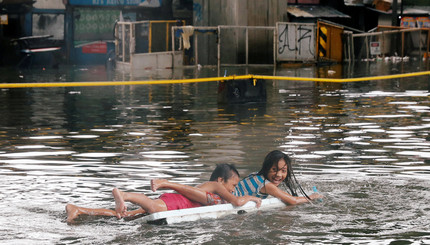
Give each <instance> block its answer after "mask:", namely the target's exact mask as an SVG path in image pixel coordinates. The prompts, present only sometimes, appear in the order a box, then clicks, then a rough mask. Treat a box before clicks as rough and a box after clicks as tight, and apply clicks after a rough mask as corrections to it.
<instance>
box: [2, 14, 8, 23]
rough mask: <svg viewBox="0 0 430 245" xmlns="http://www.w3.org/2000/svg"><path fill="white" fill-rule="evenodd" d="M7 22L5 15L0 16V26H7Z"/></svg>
mask: <svg viewBox="0 0 430 245" xmlns="http://www.w3.org/2000/svg"><path fill="white" fill-rule="evenodd" d="M8 22H9V21H8V17H7V14H2V15H0V25H7V24H9V23H8Z"/></svg>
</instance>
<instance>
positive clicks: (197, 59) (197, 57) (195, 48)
mask: <svg viewBox="0 0 430 245" xmlns="http://www.w3.org/2000/svg"><path fill="white" fill-rule="evenodd" d="M197 44H198V42H197V33H196V32H194V60H195V63H196V66H198V65H199V49H198V47H197Z"/></svg>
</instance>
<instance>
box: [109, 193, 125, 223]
mask: <svg viewBox="0 0 430 245" xmlns="http://www.w3.org/2000/svg"><path fill="white" fill-rule="evenodd" d="M112 194H113V197H114V199H115V212H116V217H117V218H118V219H120V218H121V217H124V216H126V215H127V214H126V212H127V206H126V205H125V202H124V197H123V193H122V191H120V190H119V189H118V188H114V189H113V191H112Z"/></svg>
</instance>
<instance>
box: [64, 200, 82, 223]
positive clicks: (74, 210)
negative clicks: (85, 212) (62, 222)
mask: <svg viewBox="0 0 430 245" xmlns="http://www.w3.org/2000/svg"><path fill="white" fill-rule="evenodd" d="M66 213H67V224H72V223H73V221H74V220H75V219H76V218H77V217H78V216H79V214H80V212H79V208H78V207H77V206H75V205H73V204H67V205H66Z"/></svg>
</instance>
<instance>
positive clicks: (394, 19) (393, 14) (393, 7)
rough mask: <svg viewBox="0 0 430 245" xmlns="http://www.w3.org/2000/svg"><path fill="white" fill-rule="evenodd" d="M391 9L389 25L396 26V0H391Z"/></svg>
mask: <svg viewBox="0 0 430 245" xmlns="http://www.w3.org/2000/svg"><path fill="white" fill-rule="evenodd" d="M402 2H403V1H402ZM391 10H392V11H393V13H392V15H391V25H392V26H397V23H398V17H397V0H393V5H392V6H391Z"/></svg>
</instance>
